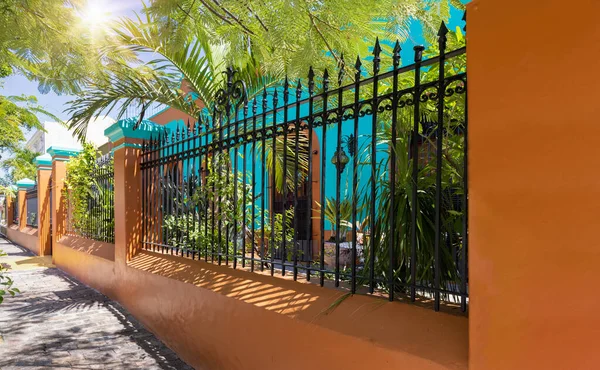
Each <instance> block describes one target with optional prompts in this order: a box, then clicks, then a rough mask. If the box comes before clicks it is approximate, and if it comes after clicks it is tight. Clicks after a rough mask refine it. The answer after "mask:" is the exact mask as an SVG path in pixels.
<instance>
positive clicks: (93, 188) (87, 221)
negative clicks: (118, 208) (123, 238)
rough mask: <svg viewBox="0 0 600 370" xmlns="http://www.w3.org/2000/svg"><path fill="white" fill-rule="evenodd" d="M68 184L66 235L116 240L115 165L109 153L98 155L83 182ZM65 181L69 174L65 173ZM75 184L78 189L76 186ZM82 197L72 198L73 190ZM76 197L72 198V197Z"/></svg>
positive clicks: (110, 241) (102, 240) (108, 240)
mask: <svg viewBox="0 0 600 370" xmlns="http://www.w3.org/2000/svg"><path fill="white" fill-rule="evenodd" d="M88 181H89V185H88V186H85V184H81V183H79V182H77V183H76V184H75V185H70V186H68V187H67V194H68V195H69V196H68V197H67V213H68V215H67V235H73V236H80V237H84V238H88V239H94V240H98V241H101V242H106V243H114V242H115V214H114V208H115V204H114V203H115V200H114V164H113V156H112V154H106V155H103V156H102V157H99V158H98V159H97V161H96V163H95V165H94V166H93V168H92V169H91V173H90V177H89V179H86V183H87V182H88ZM67 183H70V182H69V173H68V172H67ZM75 187H77V189H75ZM75 191H77V192H80V194H81V193H82V192H83V194H85V196H77V197H73V195H74V192H75ZM73 198H75V199H73Z"/></svg>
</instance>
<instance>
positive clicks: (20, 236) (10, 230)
mask: <svg viewBox="0 0 600 370" xmlns="http://www.w3.org/2000/svg"><path fill="white" fill-rule="evenodd" d="M6 236H7V237H8V239H10V240H11V241H12V242H14V243H16V244H18V245H20V246H22V247H25V248H27V249H29V250H30V251H31V252H32V253H34V254H36V255H38V256H39V255H40V246H39V243H38V229H34V228H31V227H29V226H25V227H24V228H23V229H21V230H19V227H18V226H17V225H10V226H8V227H7V228H6Z"/></svg>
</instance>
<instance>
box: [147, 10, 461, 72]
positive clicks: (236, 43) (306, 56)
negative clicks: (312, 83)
mask: <svg viewBox="0 0 600 370" xmlns="http://www.w3.org/2000/svg"><path fill="white" fill-rule="evenodd" d="M451 4H452V5H453V6H455V7H457V8H459V9H462V8H464V6H463V5H462V4H461V2H460V1H458V0H438V1H430V0H403V1H396V0H378V1H363V0H346V1H339V0H332V1H310V0H304V1H288V0H274V1H268V2H253V3H249V2H245V1H239V0H221V1H219V2H205V1H195V0H153V1H151V6H150V8H149V12H150V13H151V14H153V15H154V16H155V18H156V20H157V21H158V22H159V27H160V28H162V29H165V30H168V31H169V32H170V33H171V34H173V39H174V40H181V39H184V38H185V37H189V35H192V37H194V38H196V39H201V40H219V42H220V43H222V44H223V45H225V46H226V48H227V50H226V51H227V53H226V59H227V60H228V61H231V62H233V63H234V64H235V66H236V67H242V66H244V65H245V64H246V63H247V61H248V60H256V61H258V62H259V63H260V65H261V71H262V72H263V73H265V74H269V75H282V74H284V73H287V74H288V75H289V76H290V77H292V78H296V77H300V76H302V77H303V76H305V74H306V72H307V71H308V68H309V66H311V65H312V66H313V67H316V68H317V69H318V70H322V69H324V68H326V67H328V68H330V70H332V69H334V68H335V66H336V65H337V64H338V61H339V59H340V57H341V55H342V54H343V55H346V56H352V57H354V56H356V55H360V56H367V55H369V54H370V53H369V46H372V43H373V42H374V40H375V38H376V37H379V38H380V39H387V40H395V39H396V38H398V39H400V40H401V41H403V40H406V39H407V38H408V37H409V35H408V32H409V28H410V24H411V22H413V21H417V22H420V23H421V24H422V26H423V31H424V34H425V37H426V38H427V39H428V40H434V39H435V35H436V33H437V31H438V27H439V25H440V23H441V21H442V20H447V19H448V17H449V13H450V5H451ZM388 51H391V50H388Z"/></svg>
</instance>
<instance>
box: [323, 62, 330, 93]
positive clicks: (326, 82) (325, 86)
mask: <svg viewBox="0 0 600 370" xmlns="http://www.w3.org/2000/svg"><path fill="white" fill-rule="evenodd" d="M323 90H324V91H327V90H329V71H327V68H325V72H323Z"/></svg>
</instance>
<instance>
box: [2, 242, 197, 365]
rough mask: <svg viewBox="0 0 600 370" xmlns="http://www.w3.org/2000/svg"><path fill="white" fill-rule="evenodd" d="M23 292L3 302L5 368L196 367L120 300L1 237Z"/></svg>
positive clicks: (16, 283)
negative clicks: (114, 299) (178, 353)
mask: <svg viewBox="0 0 600 370" xmlns="http://www.w3.org/2000/svg"><path fill="white" fill-rule="evenodd" d="M0 249H1V250H4V252H6V253H8V256H7V257H0V263H4V264H9V265H11V267H12V269H11V270H10V272H9V275H10V276H12V278H13V279H14V281H15V286H16V287H17V288H19V289H20V290H21V292H22V294H21V295H20V296H17V297H14V298H10V297H7V298H6V299H5V300H4V303H2V304H0V369H2V370H9V369H48V368H51V369H69V368H72V369H191V367H189V366H188V365H186V364H185V363H184V362H183V361H182V360H180V359H179V358H178V357H177V355H176V354H175V353H174V352H173V351H171V350H170V349H168V348H167V347H166V346H165V345H164V344H163V343H162V342H161V341H160V340H158V339H157V338H156V337H155V336H154V335H153V334H152V333H150V332H148V331H147V330H146V329H144V328H143V327H142V326H141V325H140V324H139V323H138V322H137V321H136V320H135V319H134V318H133V317H132V316H131V315H130V314H129V313H128V312H127V311H125V310H124V309H123V308H122V307H121V306H120V305H119V304H118V303H116V302H114V301H111V300H110V299H108V298H107V297H105V296H104V295H102V294H100V293H98V292H97V291H95V290H93V289H91V288H89V287H87V286H85V285H83V284H82V283H80V282H79V281H77V280H75V279H73V278H72V277H71V276H69V275H67V274H65V273H64V272H62V271H60V270H58V269H57V268H54V267H53V266H52V265H51V263H50V260H49V259H48V258H40V257H35V256H33V255H32V254H31V253H30V252H28V251H26V250H25V249H23V248H21V247H18V246H16V245H14V244H11V243H10V242H8V241H7V240H5V239H3V238H0Z"/></svg>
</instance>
